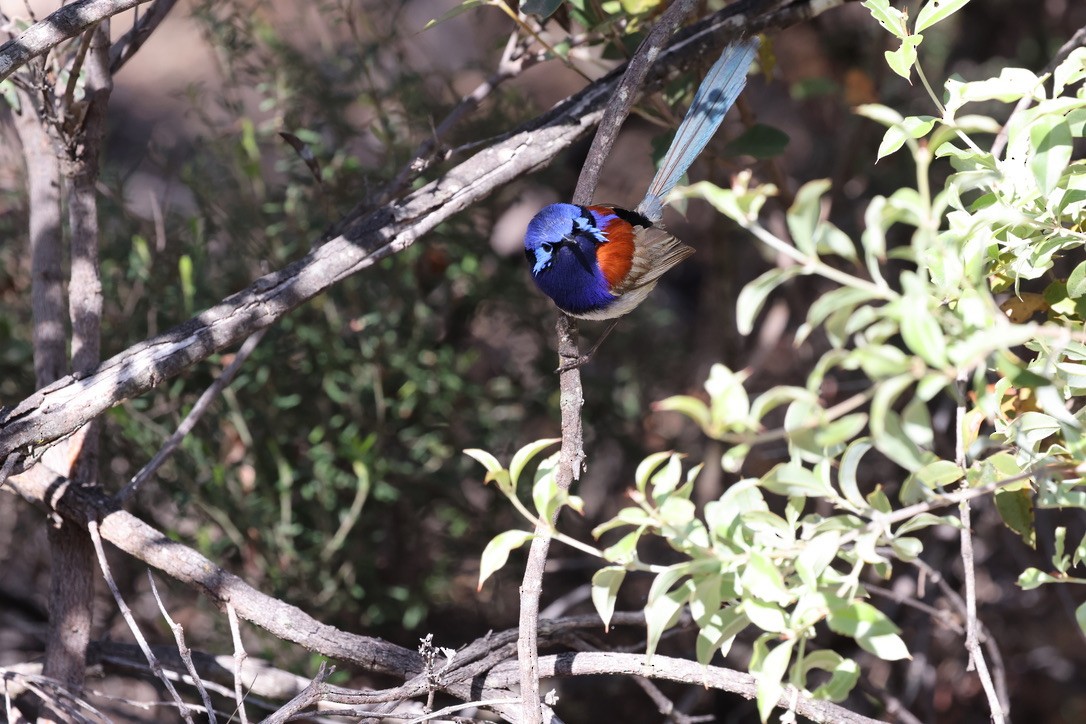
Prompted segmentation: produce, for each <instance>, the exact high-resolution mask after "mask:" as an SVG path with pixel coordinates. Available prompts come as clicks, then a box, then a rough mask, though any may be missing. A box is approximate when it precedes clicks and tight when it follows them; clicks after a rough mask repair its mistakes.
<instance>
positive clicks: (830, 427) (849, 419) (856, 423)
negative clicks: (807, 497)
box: [814, 412, 867, 494]
mask: <svg viewBox="0 0 1086 724" xmlns="http://www.w3.org/2000/svg"><path fill="white" fill-rule="evenodd" d="M865 427H867V414H866V413H863V412H856V413H853V414H851V415H845V416H844V417H841V418H839V419H837V420H834V421H833V422H831V423H829V424H827V425H824V426H822V427H820V428H819V429H818V430H816V431H815V435H814V442H815V444H816V445H818V446H820V447H824V448H831V447H836V446H837V445H842V444H844V443H846V442H848V441H849V440H851V439H852V438H854V437H856V436H857V435H859V434H860V433H861V432H863V430H864V428H865ZM823 494H825V493H823Z"/></svg>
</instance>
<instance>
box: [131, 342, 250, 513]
mask: <svg viewBox="0 0 1086 724" xmlns="http://www.w3.org/2000/svg"><path fill="white" fill-rule="evenodd" d="M267 332H268V328H267V327H265V328H263V329H259V330H257V331H256V332H254V333H253V334H252V335H250V336H249V338H248V339H246V340H245V342H244V343H243V344H242V345H241V348H240V349H239V350H238V351H237V354H235V355H234V359H233V360H231V362H230V364H229V365H227V366H226V369H224V370H223V372H222V374H221V375H219V377H218V379H216V380H215V381H214V382H212V383H211V384H210V385H209V386H208V388H207V389H206V390H204V393H203V394H202V395H200V398H199V399H198V400H196V404H194V405H193V406H192V409H191V410H189V414H187V415H185V419H184V420H182V421H181V424H180V425H178V426H177V430H175V431H174V433H173V434H172V435H170V437H169V438H168V439H167V440H166V442H164V443H163V444H162V447H161V448H160V449H159V451H158V452H157V453H155V456H154V457H153V458H151V460H150V462H148V463H147V464H146V465H144V466H143V468H142V469H141V470H140V471H139V472H138V473H136V474H135V475H134V476H133V477H132V480H130V481H129V482H128V484H127V485H125V486H124V487H123V488H121V489H120V490H119V491H117V494H116V495H114V496H113V502H114V503H115V504H116V505H118V506H121V505H124V503H125V502H126V501H128V499H129V498H131V497H132V496H133V495H135V494H136V493H137V492H138V491H139V489H140V487H141V486H142V485H143V484H144V483H146V482H147V481H148V480H149V479H150V478H151V476H152V475H154V474H155V473H156V472H158V469H159V468H160V467H162V465H163V463H165V462H166V460H167V459H168V458H169V457H170V455H172V454H173V453H174V451H175V450H177V448H178V447H179V446H180V445H181V442H182V441H183V440H184V439H185V436H186V435H188V434H189V433H190V432H192V429H193V428H194V427H196V423H197V422H199V421H200V418H201V417H202V416H203V414H204V413H205V412H207V410H208V408H210V407H211V403H212V402H213V401H214V400H215V398H217V397H218V396H219V394H221V393H222V391H223V390H224V389H225V388H226V386H227V385H229V384H230V383H231V382H233V380H234V376H235V375H237V373H238V370H240V369H241V366H242V365H243V364H245V361H246V360H247V359H249V355H251V354H252V353H253V350H255V349H256V346H257V345H258V344H260V340H262V339H264V335H265V334H267Z"/></svg>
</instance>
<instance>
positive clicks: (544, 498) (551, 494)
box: [532, 454, 569, 522]
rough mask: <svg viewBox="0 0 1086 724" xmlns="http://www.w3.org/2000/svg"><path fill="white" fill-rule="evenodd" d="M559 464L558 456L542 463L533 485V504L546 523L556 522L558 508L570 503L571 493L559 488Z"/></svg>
mask: <svg viewBox="0 0 1086 724" xmlns="http://www.w3.org/2000/svg"><path fill="white" fill-rule="evenodd" d="M557 462H558V456H557V454H556V455H553V456H551V457H550V458H547V459H546V460H544V461H543V462H541V463H540V469H539V471H538V472H536V474H535V483H534V484H533V485H532V503H533V504H534V506H535V512H536V513H539V517H540V520H542V521H544V522H550V521H552V520H554V517H555V515H556V513H557V512H558V508H560V507H561V506H564V505H566V503H568V501H569V492H568V491H564V490H561V488H560V487H558V475H557V474H556V473H557ZM547 463H550V465H547ZM545 465H546V467H544V466H545Z"/></svg>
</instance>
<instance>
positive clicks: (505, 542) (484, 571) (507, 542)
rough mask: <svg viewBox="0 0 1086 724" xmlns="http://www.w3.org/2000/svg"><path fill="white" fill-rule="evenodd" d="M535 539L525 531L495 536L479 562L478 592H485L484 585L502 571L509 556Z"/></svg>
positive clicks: (506, 532)
mask: <svg viewBox="0 0 1086 724" xmlns="http://www.w3.org/2000/svg"><path fill="white" fill-rule="evenodd" d="M532 538H533V535H532V534H531V533H529V532H528V531H524V530H507V531H505V532H504V533H498V535H496V536H494V538H493V539H491V541H490V542H489V543H487V545H486V548H485V549H484V550H483V555H482V558H481V560H480V562H479V586H478V588H477V589H476V590H479V591H481V590H483V584H484V583H486V579H488V578H490V576H492V575H493V574H494V572H495V571H499V570H501V567H502V566H504V565H505V562H506V561H508V560H509V554H510V553H511V552H512V551H514V550H516V549H517V548H520V547H521V546H522V545H524V544H525V543H527V542H528V541H530V540H531V539H532Z"/></svg>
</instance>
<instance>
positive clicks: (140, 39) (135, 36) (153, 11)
mask: <svg viewBox="0 0 1086 724" xmlns="http://www.w3.org/2000/svg"><path fill="white" fill-rule="evenodd" d="M176 4H177V0H154V3H153V4H152V5H151V7H149V8H148V9H147V12H146V13H144V15H143V17H141V18H138V19H137V20H136V21H135V22H134V23H133V24H132V29H131V30H129V31H128V32H127V33H125V34H124V35H122V36H121V37H120V38H118V39H117V42H116V43H114V44H113V48H112V49H111V50H110V53H109V69H110V70H111V71H112V72H113V73H114V74H116V73H117V71H118V70H120V69H121V68H123V67H124V64H125V63H127V62H128V61H129V60H131V59H132V56H134V55H135V54H136V51H138V50H139V49H140V48H141V47H142V46H143V44H144V43H146V42H147V38H149V37H151V33H153V32H154V31H155V29H156V28H158V26H159V25H160V24H161V23H162V21H163V20H165V19H166V16H167V15H169V14H170V11H171V10H173V6H174V5H176Z"/></svg>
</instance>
